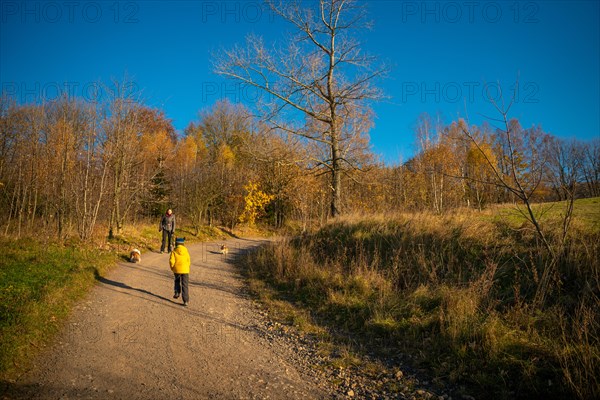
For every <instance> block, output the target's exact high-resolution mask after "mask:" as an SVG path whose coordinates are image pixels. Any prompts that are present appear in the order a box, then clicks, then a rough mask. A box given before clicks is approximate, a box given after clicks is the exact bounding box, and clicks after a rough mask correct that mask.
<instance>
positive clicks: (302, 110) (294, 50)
mask: <svg viewBox="0 0 600 400" xmlns="http://www.w3.org/2000/svg"><path fill="white" fill-rule="evenodd" d="M268 4H269V5H270V7H271V10H272V11H273V12H274V13H275V14H276V15H279V16H280V17H281V18H282V19H283V20H284V21H285V22H287V23H288V24H289V25H290V26H291V27H292V29H293V30H294V32H295V34H294V35H293V36H292V37H291V38H289V40H288V41H287V42H286V43H285V44H284V45H281V46H279V47H278V48H274V47H270V46H266V45H265V44H264V41H263V40H262V39H261V38H259V37H253V36H250V37H248V38H247V44H246V47H245V48H242V47H234V48H233V49H231V50H226V51H224V52H223V56H220V57H217V58H216V60H217V61H216V63H215V71H216V72H217V73H218V74H220V75H223V76H226V77H229V78H232V79H234V80H237V81H238V82H241V83H242V84H244V85H246V86H247V87H252V88H257V89H258V90H259V91H260V92H261V93H264V94H265V95H266V96H267V97H268V99H266V101H265V102H264V103H263V104H264V106H265V107H264V108H263V110H262V111H263V117H264V118H265V119H266V120H268V121H269V122H270V123H271V124H273V126H276V127H278V128H279V129H281V130H283V131H285V132H290V133H292V134H293V135H297V136H300V137H302V138H304V139H306V140H308V141H311V142H318V143H321V144H323V145H325V146H327V148H328V149H329V151H328V153H327V156H326V157H324V158H323V159H321V160H320V161H319V162H320V163H321V165H323V166H324V167H325V168H326V169H327V170H328V174H329V176H330V180H329V181H330V183H329V185H330V191H331V192H330V213H331V216H334V217H335V216H337V215H338V214H340V212H341V203H342V193H341V191H342V170H343V168H344V165H345V164H351V163H352V161H351V160H350V159H348V158H346V157H345V156H344V154H343V150H342V143H341V142H342V140H343V139H342V135H343V132H344V131H346V132H351V134H358V132H357V131H356V130H354V129H353V128H352V127H349V126H345V125H344V124H345V122H349V121H352V120H353V119H354V116H356V115H367V112H366V110H367V109H368V103H369V102H370V101H372V100H377V99H379V98H380V97H381V93H380V91H379V90H378V89H377V88H375V87H374V86H373V82H374V81H375V80H376V79H377V78H378V77H380V76H382V75H383V74H384V72H385V69H384V68H382V67H380V66H374V60H375V59H374V57H370V56H368V55H365V54H363V53H362V52H361V50H360V43H359V42H358V41H357V40H356V38H355V37H356V35H357V34H358V33H360V30H361V29H363V28H365V27H366V26H367V25H368V24H367V23H366V22H365V11H364V8H363V7H361V6H359V5H358V4H357V2H355V1H352V0H320V1H319V2H318V6H317V7H315V8H303V7H302V6H303V5H304V3H302V2H300V1H280V2H277V3H275V2H274V1H270V2H268ZM313 121H318V122H319V123H320V126H319V124H313V123H312V122H313ZM311 127H318V129H310V128H311Z"/></svg>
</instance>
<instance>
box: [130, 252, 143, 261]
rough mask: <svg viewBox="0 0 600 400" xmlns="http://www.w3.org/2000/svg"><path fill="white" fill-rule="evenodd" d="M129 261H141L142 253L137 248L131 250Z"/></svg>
mask: <svg viewBox="0 0 600 400" xmlns="http://www.w3.org/2000/svg"><path fill="white" fill-rule="evenodd" d="M129 262H132V263H139V262H142V253H141V252H140V251H139V250H138V249H133V250H131V253H130V254H129Z"/></svg>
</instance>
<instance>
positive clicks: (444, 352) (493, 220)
mask: <svg viewBox="0 0 600 400" xmlns="http://www.w3.org/2000/svg"><path fill="white" fill-rule="evenodd" d="M561 206H562V205H561V204H555V205H553V206H552V207H549V205H544V206H540V208H543V211H544V212H545V215H544V216H543V217H542V222H543V223H544V225H545V226H546V227H547V228H548V229H552V228H553V226H554V225H557V222H558V219H557V217H559V215H560V212H561V211H560V210H561ZM548 210H550V211H548ZM599 214H600V202H599V199H587V200H582V201H578V202H577V204H576V212H575V215H576V220H575V221H574V224H573V235H572V237H571V240H570V242H569V247H568V251H567V253H566V256H565V259H563V260H562V261H561V263H560V264H559V274H560V276H562V278H561V285H559V286H555V288H554V290H553V291H552V292H550V293H549V295H548V299H547V302H546V306H545V307H543V308H539V307H534V306H533V305H532V299H533V298H534V296H535V293H536V288H537V282H539V274H540V271H541V270H542V268H544V265H546V262H547V257H545V256H544V254H543V251H541V250H539V249H538V247H536V240H535V236H534V235H533V234H532V232H531V230H530V229H527V225H526V224H524V223H523V222H524V220H523V218H522V217H521V216H519V213H518V212H515V209H514V207H504V208H500V209H499V208H496V209H494V210H493V211H491V212H490V211H488V212H484V213H474V212H468V213H466V214H465V213H456V214H454V215H451V216H446V217H436V216H431V215H410V216H398V217H397V218H394V219H390V218H386V219H384V218H381V219H373V218H370V219H355V220H339V221H336V222H333V223H331V224H329V225H327V226H325V227H324V228H322V229H321V230H320V231H318V232H315V233H314V234H312V235H308V236H306V237H304V238H302V239H297V240H294V241H291V242H282V243H279V244H276V245H274V246H272V247H269V248H266V249H263V250H261V251H260V252H258V253H255V254H252V255H251V256H250V257H249V259H247V260H246V262H245V268H246V270H247V271H248V273H249V276H250V281H251V284H252V285H253V287H254V289H255V291H256V292H257V293H258V294H259V296H262V297H263V299H264V300H265V301H267V302H268V303H269V304H270V306H271V307H272V308H274V309H276V310H278V312H279V313H280V314H282V315H283V316H284V319H286V320H287V322H288V323H297V324H299V325H301V326H312V325H311V323H307V322H306V320H307V319H308V320H311V321H312V322H313V323H316V324H317V325H320V326H321V327H327V328H328V329H334V330H336V331H339V330H340V329H341V330H342V331H346V332H348V333H349V334H350V335H354V336H355V335H359V336H360V337H361V338H362V343H363V344H369V346H370V347H372V344H373V343H381V345H379V347H380V348H381V349H383V350H384V351H386V352H390V351H394V350H393V349H396V350H397V351H403V352H408V353H412V354H413V356H414V357H415V360H416V364H417V366H419V367H422V368H426V369H427V370H429V372H430V373H431V374H432V375H433V376H434V377H439V378H440V380H443V381H446V382H452V383H454V384H455V385H457V387H460V386H462V385H464V386H466V387H467V388H468V389H467V391H468V392H470V393H477V394H478V395H480V396H483V397H490V396H493V397H494V398H506V399H509V398H515V397H516V398H538V397H544V398H556V399H559V398H564V397H565V396H568V397H573V396H579V397H581V398H588V397H593V396H594V395H597V394H598V393H600V385H599V380H598V376H600V361H599V360H600V354H599V351H600V348H599V345H598V340H597V338H598V336H597V335H598V333H599V327H598V323H599V318H598V311H597V310H598V297H597V296H598V294H600V293H599V288H598V280H597V279H598V275H599V273H598V272H599V271H598V268H599V264H600V254H599V253H600V247H599V244H598V242H599V241H600V240H599V239H600V232H599V231H600V229H599V227H598V224H597V221H598V220H599V218H598V216H599ZM557 276H558V275H557ZM282 303H285V305H282ZM311 329H313V330H318V328H316V329H315V328H311ZM390 349H392V350H390Z"/></svg>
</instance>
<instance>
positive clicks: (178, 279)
mask: <svg viewBox="0 0 600 400" xmlns="http://www.w3.org/2000/svg"><path fill="white" fill-rule="evenodd" d="M189 283H190V274H175V296H179V294H180V293H181V298H182V299H183V301H184V302H186V303H187V302H188V301H190V292H189V289H188V286H189Z"/></svg>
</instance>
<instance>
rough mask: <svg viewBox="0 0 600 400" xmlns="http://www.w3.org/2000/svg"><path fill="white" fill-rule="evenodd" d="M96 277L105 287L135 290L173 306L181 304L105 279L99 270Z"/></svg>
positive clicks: (95, 274) (95, 273)
mask: <svg viewBox="0 0 600 400" xmlns="http://www.w3.org/2000/svg"><path fill="white" fill-rule="evenodd" d="M94 277H95V278H96V280H97V281H98V282H101V283H104V284H105V285H110V286H114V287H118V288H121V289H127V290H135V291H136V292H140V293H144V294H147V295H150V296H153V297H156V298H159V299H161V300H164V301H168V302H169V303H173V304H179V303H176V302H174V301H173V300H171V299H167V298H166V297H163V296H160V295H158V294H154V293H152V292H149V291H147V290H145V289H139V288H134V287H133V286H129V285H127V284H126V283H123V282H117V281H113V280H111V279H108V278H105V277H103V276H101V275H100V274H99V273H98V271H97V270H96V271H94Z"/></svg>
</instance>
